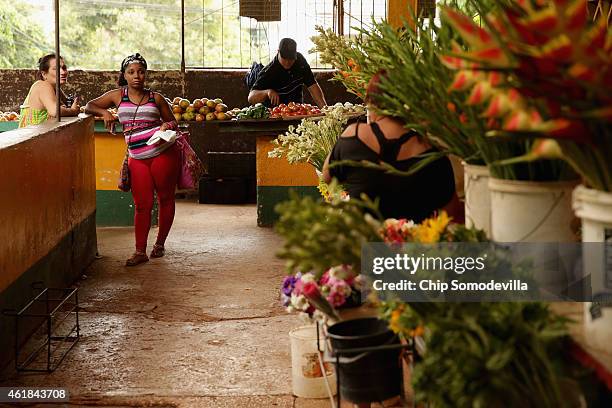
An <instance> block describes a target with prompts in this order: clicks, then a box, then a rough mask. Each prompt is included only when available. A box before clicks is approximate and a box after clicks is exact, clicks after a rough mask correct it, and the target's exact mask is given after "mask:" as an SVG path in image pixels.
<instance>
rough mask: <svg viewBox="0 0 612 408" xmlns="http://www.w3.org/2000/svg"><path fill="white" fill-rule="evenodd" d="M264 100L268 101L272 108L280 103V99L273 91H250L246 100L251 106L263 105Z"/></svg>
mask: <svg viewBox="0 0 612 408" xmlns="http://www.w3.org/2000/svg"><path fill="white" fill-rule="evenodd" d="M266 99H270V103H271V104H272V106H276V105H278V103H279V102H280V97H279V96H278V93H277V92H276V91H275V90H274V89H261V90H259V89H251V92H249V98H248V100H249V103H250V104H251V105H255V104H256V103H258V102H261V103H263V102H265V101H266Z"/></svg>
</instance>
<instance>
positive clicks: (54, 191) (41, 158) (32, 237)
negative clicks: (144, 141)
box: [0, 116, 96, 292]
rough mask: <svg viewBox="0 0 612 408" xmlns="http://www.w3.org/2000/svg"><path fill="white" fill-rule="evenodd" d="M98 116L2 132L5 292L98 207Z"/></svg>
mask: <svg viewBox="0 0 612 408" xmlns="http://www.w3.org/2000/svg"><path fill="white" fill-rule="evenodd" d="M93 123H94V122H93V118H92V117H91V116H87V117H84V118H66V119H64V120H63V121H62V123H61V124H57V123H56V122H50V123H46V124H44V125H41V126H37V127H32V128H24V129H18V130H15V131H11V132H5V133H2V134H0V172H1V177H0V292H2V291H3V290H4V289H6V288H7V287H8V286H9V285H10V284H11V283H12V282H14V281H15V280H16V279H17V278H18V277H19V276H20V275H21V274H22V273H23V272H25V271H26V270H28V268H30V267H31V266H32V265H34V264H35V263H36V262H37V261H38V260H40V259H41V258H43V257H44V256H45V255H47V254H48V253H49V251H50V250H51V249H52V248H53V247H54V246H55V245H56V244H57V243H58V242H59V241H60V240H61V239H62V238H63V237H65V236H66V235H67V234H68V233H69V232H70V231H71V230H72V229H73V228H74V226H76V225H77V224H79V223H80V222H82V221H83V220H84V219H85V218H86V217H88V216H90V215H91V214H93V213H94V211H95V209H96V178H95V168H94V133H93Z"/></svg>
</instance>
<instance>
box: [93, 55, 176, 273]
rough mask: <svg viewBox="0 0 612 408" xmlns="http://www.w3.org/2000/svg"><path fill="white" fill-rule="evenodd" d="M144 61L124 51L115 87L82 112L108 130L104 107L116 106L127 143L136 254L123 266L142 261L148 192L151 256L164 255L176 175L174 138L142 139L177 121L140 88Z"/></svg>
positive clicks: (159, 98)
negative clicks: (154, 226)
mask: <svg viewBox="0 0 612 408" xmlns="http://www.w3.org/2000/svg"><path fill="white" fill-rule="evenodd" d="M146 74H147V62H146V61H145V59H144V58H143V57H142V56H141V55H140V54H138V53H137V54H134V55H130V56H128V57H127V58H125V59H124V60H123V62H122V63H121V72H120V74H119V81H118V84H119V86H120V88H119V89H115V90H112V91H109V92H107V93H105V94H104V95H102V96H100V97H98V98H96V99H94V100H91V101H89V102H88V103H87V105H86V106H85V111H86V112H87V113H91V114H94V115H96V116H101V117H103V118H104V124H105V126H106V127H107V128H108V129H109V130H111V129H112V126H113V124H114V122H115V118H114V116H113V115H112V114H111V113H110V112H109V111H108V108H111V107H117V114H118V116H119V121H120V122H121V124H122V126H123V132H124V136H125V141H126V143H127V146H128V154H129V160H128V166H129V169H130V178H131V189H132V196H133V197H134V204H135V207H136V214H135V216H134V227H135V235H136V252H134V254H133V255H132V256H131V257H130V258H129V259H128V260H127V261H126V263H125V264H126V266H135V265H138V264H141V263H143V262H147V261H148V260H149V258H148V257H147V254H146V248H147V238H148V235H149V230H150V228H151V210H152V208H153V193H154V191H155V192H157V198H158V200H159V232H158V235H157V240H156V242H155V245H154V246H153V250H152V251H151V258H159V257H162V256H164V251H165V250H164V244H165V241H166V238H167V237H168V234H169V232H170V228H171V227H172V222H173V221H174V211H175V203H174V191H175V188H176V183H177V179H178V173H179V149H178V147H177V146H176V144H175V143H174V142H165V141H164V140H163V139H162V140H160V141H159V142H156V143H154V144H152V145H148V144H147V141H148V140H149V139H150V138H151V136H153V134H154V133H155V132H156V131H158V130H161V131H165V130H169V129H171V130H176V129H177V128H178V124H177V123H176V121H175V119H174V115H173V114H172V112H171V111H170V106H169V105H168V103H167V101H166V100H165V99H164V97H163V96H162V95H161V94H159V93H157V92H153V91H151V90H149V89H147V88H145V79H146Z"/></svg>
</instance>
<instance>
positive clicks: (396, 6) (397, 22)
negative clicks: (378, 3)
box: [387, 0, 418, 28]
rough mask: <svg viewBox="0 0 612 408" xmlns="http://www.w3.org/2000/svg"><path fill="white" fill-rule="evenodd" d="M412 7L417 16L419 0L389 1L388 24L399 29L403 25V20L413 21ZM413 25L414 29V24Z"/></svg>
mask: <svg viewBox="0 0 612 408" xmlns="http://www.w3.org/2000/svg"><path fill="white" fill-rule="evenodd" d="M410 7H411V8H412V10H413V11H414V13H415V14H417V13H418V10H417V0H387V22H388V23H389V24H391V25H392V26H393V27H395V28H399V27H401V26H402V25H403V20H406V21H412V13H411V11H410ZM417 15H418V14H417ZM412 25H413V27H414V22H413V24H412Z"/></svg>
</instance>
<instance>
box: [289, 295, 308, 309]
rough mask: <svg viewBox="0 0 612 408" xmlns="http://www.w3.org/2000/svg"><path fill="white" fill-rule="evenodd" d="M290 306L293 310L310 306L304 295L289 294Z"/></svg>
mask: <svg viewBox="0 0 612 408" xmlns="http://www.w3.org/2000/svg"><path fill="white" fill-rule="evenodd" d="M291 306H293V308H294V309H295V310H301V311H306V310H308V308H309V307H310V304H309V303H308V300H307V299H306V297H305V296H304V295H299V296H296V295H291ZM291 306H290V307H291Z"/></svg>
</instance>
